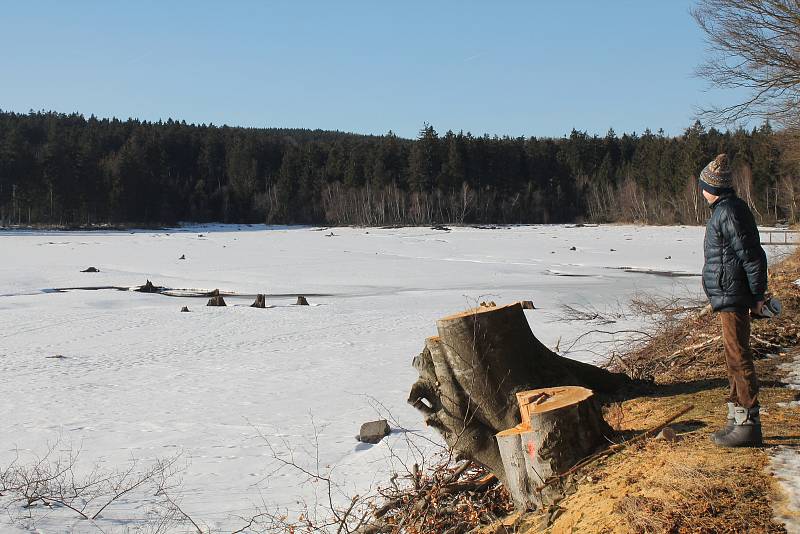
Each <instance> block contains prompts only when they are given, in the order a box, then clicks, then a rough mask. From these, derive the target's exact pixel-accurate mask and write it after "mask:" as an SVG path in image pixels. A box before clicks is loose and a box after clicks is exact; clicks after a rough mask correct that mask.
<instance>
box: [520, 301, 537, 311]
mask: <svg viewBox="0 0 800 534" xmlns="http://www.w3.org/2000/svg"><path fill="white" fill-rule="evenodd" d="M519 303H520V304H521V305H522V309H523V310H535V309H536V306H534V305H533V301H532V300H521V301H519Z"/></svg>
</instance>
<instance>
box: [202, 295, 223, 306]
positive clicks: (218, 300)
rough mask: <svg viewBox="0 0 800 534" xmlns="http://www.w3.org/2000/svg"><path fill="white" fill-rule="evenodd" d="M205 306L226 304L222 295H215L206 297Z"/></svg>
mask: <svg viewBox="0 0 800 534" xmlns="http://www.w3.org/2000/svg"><path fill="white" fill-rule="evenodd" d="M206 306H227V304H225V299H224V298H222V295H217V296H216V297H211V298H210V299H208V304H206Z"/></svg>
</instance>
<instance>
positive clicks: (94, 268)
mask: <svg viewBox="0 0 800 534" xmlns="http://www.w3.org/2000/svg"><path fill="white" fill-rule="evenodd" d="M81 272H82V273H99V272H100V269H98V268H97V267H87V268H86V269H84V270H82V271H81Z"/></svg>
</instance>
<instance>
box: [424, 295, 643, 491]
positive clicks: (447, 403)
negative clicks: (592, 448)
mask: <svg viewBox="0 0 800 534" xmlns="http://www.w3.org/2000/svg"><path fill="white" fill-rule="evenodd" d="M436 326H437V330H438V333H439V335H438V336H435V337H431V338H428V339H427V340H426V341H425V348H424V349H423V351H422V353H421V354H420V355H419V356H417V357H416V358H414V367H415V368H416V369H417V371H418V372H419V375H420V377H419V380H417V382H415V383H414V385H413V386H412V387H411V393H410V395H409V398H408V402H409V403H410V404H412V405H413V406H415V407H416V408H417V409H419V410H420V411H421V412H422V413H423V414H424V416H425V422H426V423H427V424H428V425H430V426H432V427H434V428H435V429H436V430H437V431H438V432H439V433H440V434H441V435H442V437H443V438H444V440H445V442H446V443H447V444H448V446H450V447H451V448H453V449H454V451H455V452H456V454H457V455H458V456H459V457H462V458H468V459H470V460H473V461H475V462H478V463H480V464H483V465H484V466H485V467H486V468H488V469H489V470H490V471H491V472H492V473H494V474H495V475H497V477H498V478H499V479H500V480H501V481H503V482H504V483H505V482H506V475H505V470H504V468H503V460H502V458H501V456H500V451H499V449H498V445H497V441H496V440H495V435H496V434H497V433H498V432H500V431H502V430H506V429H508V428H512V427H514V426H516V425H517V424H519V423H520V420H521V419H520V413H519V406H518V404H517V399H516V394H517V393H519V392H523V391H526V390H531V389H537V388H546V387H555V386H565V385H573V386H583V387H586V388H589V389H591V390H593V391H595V392H600V393H611V392H615V391H617V390H619V389H620V388H622V387H623V386H625V385H628V384H629V383H630V379H629V378H628V377H627V376H625V375H623V374H617V373H611V372H609V371H606V370H604V369H600V368H598V367H595V366H593V365H589V364H585V363H582V362H578V361H575V360H570V359H569V358H564V357H561V356H558V355H557V354H555V353H553V352H552V351H550V350H549V349H548V348H547V347H545V346H544V345H543V344H542V343H541V342H540V341H539V340H538V339H536V336H534V335H533V332H531V329H530V327H529V326H528V321H527V319H526V318H525V313H524V311H523V309H522V305H521V304H520V303H515V304H511V305H508V306H499V307H492V308H475V309H473V310H469V311H467V312H464V313H459V314H456V315H451V316H449V317H445V318H443V319H440V320H439V321H438V322H437V324H436Z"/></svg>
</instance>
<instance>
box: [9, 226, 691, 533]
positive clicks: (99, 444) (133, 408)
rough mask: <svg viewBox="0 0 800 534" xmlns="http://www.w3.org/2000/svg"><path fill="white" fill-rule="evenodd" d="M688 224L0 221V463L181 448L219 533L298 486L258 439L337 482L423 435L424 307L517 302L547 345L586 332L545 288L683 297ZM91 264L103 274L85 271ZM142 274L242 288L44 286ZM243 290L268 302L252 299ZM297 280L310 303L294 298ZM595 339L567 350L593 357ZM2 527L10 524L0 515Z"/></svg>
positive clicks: (115, 512)
mask: <svg viewBox="0 0 800 534" xmlns="http://www.w3.org/2000/svg"><path fill="white" fill-rule="evenodd" d="M331 232H332V233H333V236H329V234H330V233H331ZM702 235H703V229H702V228H699V227H637V226H599V227H567V226H522V227H509V228H502V229H476V228H453V229H452V231H450V232H444V231H438V230H431V229H426V228H403V229H376V228H368V229H365V228H332V229H329V228H326V229H324V230H321V229H314V228H307V227H264V226H263V225H262V226H253V227H248V226H221V225H216V226H215V225H206V226H196V227H187V228H180V229H172V230H165V231H132V232H39V231H0V255H1V256H2V261H0V375H2V377H3V380H2V381H0V399H2V405H0V418H1V419H2V421H3V432H2V433H0V465H3V464H6V463H8V462H9V461H10V460H11V459H13V457H14V455H15V454H17V453H19V454H21V455H22V458H23V459H24V458H28V459H29V458H31V457H32V456H33V455H35V454H43V453H44V452H45V449H46V448H47V444H48V443H52V442H54V441H55V440H56V439H59V438H60V439H61V440H62V443H67V444H71V445H72V446H74V447H79V448H80V449H81V462H82V463H81V465H84V464H83V462H85V464H86V465H87V466H88V468H91V466H93V465H94V464H95V463H97V464H99V465H100V466H101V467H113V466H117V465H124V464H125V463H126V462H128V461H129V460H130V459H131V458H137V459H140V460H142V461H148V460H152V459H154V458H157V457H164V456H168V455H170V454H173V453H175V452H181V453H182V458H183V459H185V460H186V462H187V467H186V471H185V473H184V474H183V482H182V486H181V491H180V499H181V506H182V508H183V509H184V510H186V511H187V512H189V513H190V514H191V515H192V516H193V517H197V518H199V519H200V520H202V521H203V522H205V523H206V524H208V525H209V526H211V527H212V528H216V527H220V528H221V527H223V526H229V525H232V524H234V523H235V521H232V519H231V516H234V515H239V514H241V515H247V514H248V513H249V512H250V511H252V510H253V509H254V507H255V506H256V505H262V504H264V503H266V504H269V505H275V506H278V507H285V508H287V509H289V510H294V509H296V508H297V502H298V500H300V499H313V498H314V497H313V493H314V488H313V487H310V485H309V484H306V483H305V479H304V478H303V477H300V476H298V475H297V473H293V472H291V471H287V470H281V471H278V472H277V473H276V472H275V468H276V465H275V461H274V458H273V456H272V452H271V451H270V448H269V447H268V446H267V444H266V442H265V438H266V439H267V440H269V442H270V443H272V444H273V445H274V446H275V447H276V448H277V449H279V450H282V451H284V452H285V451H286V450H288V449H292V450H294V451H295V458H296V459H297V461H298V462H299V463H302V464H304V465H306V466H310V465H312V464H314V463H315V462H316V456H317V454H318V455H319V462H320V465H322V466H323V467H324V468H325V469H327V468H329V467H332V466H335V469H334V475H333V476H334V477H335V478H336V480H337V481H339V482H340V483H341V484H342V485H343V487H344V491H346V492H351V493H352V494H355V493H362V494H363V492H364V491H367V490H368V489H369V488H370V487H374V485H375V484H377V483H382V482H383V481H384V480H385V477H386V473H387V471H388V469H389V466H388V463H387V462H388V460H389V459H392V458H393V459H395V460H397V459H398V458H399V459H402V458H404V457H407V456H408V455H412V454H414V453H415V448H414V446H412V445H410V444H409V441H408V439H409V437H411V438H413V439H414V443H416V444H417V446H419V447H422V448H423V449H424V450H425V451H429V450H432V449H433V448H434V446H433V445H432V444H431V443H430V442H429V441H427V440H428V439H430V440H432V441H434V442H435V441H438V440H437V438H436V436H435V435H434V434H433V433H432V432H431V431H429V430H427V429H425V428H424V426H423V424H422V418H421V416H420V415H419V414H418V413H417V412H416V411H415V410H414V409H413V408H411V407H410V406H408V405H407V404H406V402H405V400H406V397H407V395H408V390H409V388H410V386H411V384H412V383H413V382H414V380H416V371H415V370H414V369H413V368H412V367H411V359H412V357H413V356H415V355H416V354H418V353H419V351H420V350H421V348H422V346H423V342H424V339H425V337H426V336H429V335H432V334H434V333H435V320H436V319H437V318H439V317H441V316H444V315H447V314H450V313H453V312H456V311H459V310H462V309H465V308H468V307H472V306H474V305H475V304H476V303H478V302H480V301H483V300H494V301H496V302H497V303H506V302H511V301H515V300H533V302H534V303H535V305H536V307H537V309H536V310H528V311H526V315H527V317H528V319H529V322H530V324H531V327H532V329H533V331H534V333H535V334H536V335H537V336H538V337H539V338H540V339H541V340H542V342H544V343H545V344H546V345H548V346H550V347H555V346H556V345H559V346H560V347H561V348H563V347H565V346H567V343H566V341H569V340H572V339H575V338H576V337H578V336H579V335H580V334H581V333H583V332H584V331H586V330H588V329H590V328H594V327H593V326H591V325H585V324H581V323H568V322H564V321H563V320H559V319H558V317H559V313H560V306H561V305H562V304H575V305H581V306H593V307H596V308H598V309H605V308H607V307H608V306H609V305H610V304H615V303H622V304H620V305H624V302H626V301H627V300H628V299H629V298H630V297H631V296H632V295H633V294H634V293H636V292H639V291H647V292H660V293H679V294H686V295H692V296H697V295H699V294H700V292H701V289H700V279H699V277H697V276H696V275H697V274H698V273H699V271H700V268H701V265H702ZM571 247H575V249H576V250H570V248H571ZM612 249H613V250H612ZM184 254H185V256H186V259H185V260H180V259H178V258H179V257H180V256H181V255H184ZM667 257H669V258H670V259H665V258H667ZM89 266H95V267H97V268H99V269H100V271H101V272H99V273H81V272H80V271H81V270H82V269H85V268H87V267H89ZM670 273H679V274H683V275H687V274H688V275H694V276H677V277H676V276H669V274H670ZM145 279H149V280H151V281H153V283H154V284H156V285H162V286H167V287H170V288H175V289H194V290H202V291H208V290H211V289H214V288H219V289H220V290H221V291H223V292H234V293H238V294H241V295H245V296H230V297H229V296H226V297H225V299H226V301H227V302H228V307H226V308H211V307H205V299H199V298H191V297H168V296H163V295H150V294H140V293H134V292H130V291H116V290H111V289H106V290H96V291H80V290H71V291H64V292H58V291H53V290H54V289H58V288H76V287H88V286H92V287H96V286H120V287H132V286H138V285H141V284H143V283H144V282H145ZM255 293H267V295H268V296H267V302H268V304H270V305H272V307H270V308H268V309H264V310H262V309H254V308H250V307H249V304H250V303H251V302H252V300H253V295H254V294H255ZM296 295H306V296H307V297H308V299H309V301H310V302H311V304H312V306H309V307H303V306H294V305H293V303H294V301H295V298H296ZM184 305H186V306H188V307H189V308H190V310H191V313H180V312H179V310H180V309H181V307H182V306H184ZM635 324H636V321H635V320H633V321H631V320H628V321H626V322H623V323H621V324H620V325H615V326H618V327H619V328H628V327H630V326H631V325H635ZM592 339H593V338H592V337H588V338H586V339H585V340H584V343H583V344H579V345H577V346H576V349H575V350H573V351H572V352H571V353H570V354H569V356H571V357H574V358H578V359H582V360H585V361H593V360H595V359H596V358H597V356H595V354H594V353H593V352H592V351H591V350H590V349H591V345H590V344H589V343H590V342H591V340H592ZM55 355H61V356H64V357H63V358H52V356H55ZM387 414H390V415H391V417H392V419H393V421H392V422H393V425H392V426H393V427H394V428H395V429H397V430H398V431H396V432H394V433H393V434H392V435H391V436H390V437H388V438H387V439H385V440H384V441H383V442H381V443H380V444H378V445H375V446H366V445H363V444H359V443H357V442H356V441H355V439H354V435H355V434H356V433H357V431H358V428H359V426H360V425H361V423H363V422H365V421H368V420H371V419H375V418H376V416H378V415H382V416H386V415H387ZM315 432H316V433H318V442H319V444H318V446H316V445H315V444H314V438H313V436H314V434H315ZM17 451H18V452H17ZM126 506H127V508H126ZM133 506H134V504H132V503H127V504H126V503H123V504H122V506H119V507H116V506H112V507H110V508H109V509H108V511H107V512H105V513H104V514H103V517H104V518H105V519H102V520H100V522H99V523H98V524H100V523H102V524H103V525H102V527H103V529H104V530H105V531H106V532H110V531H113V528H115V525H117V526H118V525H119V524H120V522H122V524H124V521H123V520H122V518H123V517H129V516H130V515H131V514H132V507H133ZM126 514H127V515H126ZM64 517H67V516H65V515H63V512H62V511H60V510H59V511H57V512H53V513H49V514H46V515H45V517H43V518H41V519H40V520H39V522H38V523H37V524H36V527H37V528H40V529H42V531H44V532H60V531H70V532H71V531H76V532H81V531H86V532H93V531H95V530H94V527H92V526H91V525H82V524H79V522H78V523H75V524H73V523H65V522H64ZM114 519H116V522H114ZM3 521H5V523H3ZM3 525H5V526H3ZM0 529H3V531H6V530H8V529H11V526H10V525H9V524H8V519H7V518H0ZM59 529H61V530H59ZM63 529H67V530H63Z"/></svg>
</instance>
